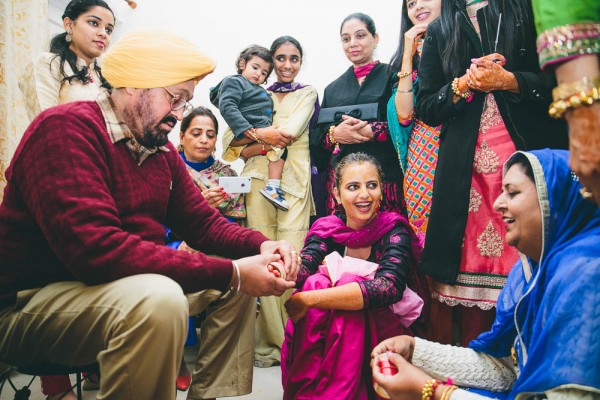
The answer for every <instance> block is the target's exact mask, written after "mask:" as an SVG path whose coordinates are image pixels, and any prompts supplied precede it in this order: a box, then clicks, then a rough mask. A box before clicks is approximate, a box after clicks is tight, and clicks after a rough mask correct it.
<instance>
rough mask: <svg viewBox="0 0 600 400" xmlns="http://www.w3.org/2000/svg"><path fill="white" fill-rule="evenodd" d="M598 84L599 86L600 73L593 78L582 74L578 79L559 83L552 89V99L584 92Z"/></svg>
mask: <svg viewBox="0 0 600 400" xmlns="http://www.w3.org/2000/svg"><path fill="white" fill-rule="evenodd" d="M598 86H600V75H599V76H597V77H595V78H593V79H590V78H588V77H587V76H584V77H583V79H580V80H578V81H575V82H569V83H561V84H560V85H558V86H557V87H555V88H554V89H552V100H554V101H558V100H564V99H566V98H568V97H571V96H573V95H576V94H578V93H581V92H585V91H587V90H590V89H593V88H595V87H598Z"/></svg>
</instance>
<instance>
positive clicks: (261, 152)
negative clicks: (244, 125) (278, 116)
mask: <svg viewBox="0 0 600 400" xmlns="http://www.w3.org/2000/svg"><path fill="white" fill-rule="evenodd" d="M250 136H252V139H254V140H255V141H256V143H258V144H260V146H261V150H260V155H261V156H264V155H267V150H266V149H265V142H263V141H262V140H260V139H259V138H258V136H256V129H254V128H250Z"/></svg>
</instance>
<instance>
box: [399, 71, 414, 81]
mask: <svg viewBox="0 0 600 400" xmlns="http://www.w3.org/2000/svg"><path fill="white" fill-rule="evenodd" d="M410 75H412V72H410V71H405V72H402V71H400V72H398V73H397V74H396V76H397V77H398V80H400V79H402V78H406V77H407V76H410Z"/></svg>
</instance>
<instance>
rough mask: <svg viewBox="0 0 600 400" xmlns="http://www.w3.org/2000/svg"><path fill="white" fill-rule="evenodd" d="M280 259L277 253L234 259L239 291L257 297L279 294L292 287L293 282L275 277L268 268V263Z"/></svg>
mask: <svg viewBox="0 0 600 400" xmlns="http://www.w3.org/2000/svg"><path fill="white" fill-rule="evenodd" d="M280 259H281V256H280V255H278V254H259V255H257V256H252V257H245V258H240V259H239V260H236V262H237V265H238V266H239V268H240V278H241V283H240V291H242V292H244V293H246V294H247V295H249V296H252V297H259V296H271V295H275V296H281V295H282V294H283V293H284V292H285V291H286V290H288V289H292V288H293V287H294V286H295V283H294V282H290V281H286V280H283V279H281V278H277V277H275V275H274V274H273V273H272V272H271V271H270V270H269V267H268V266H269V263H271V262H277V261H279V260H280ZM234 274H235V272H234Z"/></svg>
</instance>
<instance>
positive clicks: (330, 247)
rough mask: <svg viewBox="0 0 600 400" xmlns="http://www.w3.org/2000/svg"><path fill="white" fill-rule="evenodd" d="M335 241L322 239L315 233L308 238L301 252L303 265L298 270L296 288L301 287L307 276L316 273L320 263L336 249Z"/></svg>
mask: <svg viewBox="0 0 600 400" xmlns="http://www.w3.org/2000/svg"><path fill="white" fill-rule="evenodd" d="M334 250H335V249H334V243H333V241H331V240H330V239H322V238H319V237H317V236H315V235H313V236H310V237H308V238H307V239H306V242H305V244H304V247H303V248H302V251H301V252H300V256H301V257H302V265H301V266H300V270H299V271H298V278H297V279H296V288H297V289H301V288H302V286H303V285H304V282H305V281H306V278H308V277H309V276H311V275H312V274H314V273H316V272H317V270H318V269H319V265H321V264H322V263H323V260H324V259H325V256H326V255H327V254H329V253H331V252H332V251H334Z"/></svg>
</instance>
